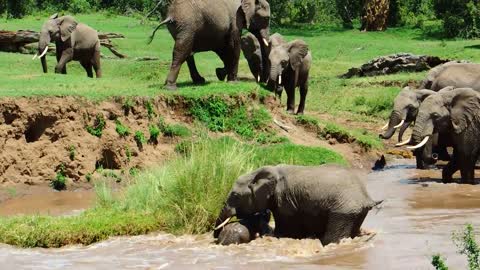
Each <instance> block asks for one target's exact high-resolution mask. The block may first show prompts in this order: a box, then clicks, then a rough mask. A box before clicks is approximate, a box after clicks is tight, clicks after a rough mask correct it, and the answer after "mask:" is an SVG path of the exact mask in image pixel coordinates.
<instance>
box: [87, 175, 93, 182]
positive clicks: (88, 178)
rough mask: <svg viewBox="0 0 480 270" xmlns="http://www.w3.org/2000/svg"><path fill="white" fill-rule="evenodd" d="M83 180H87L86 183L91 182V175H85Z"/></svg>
mask: <svg viewBox="0 0 480 270" xmlns="http://www.w3.org/2000/svg"><path fill="white" fill-rule="evenodd" d="M85 179H87V182H91V181H92V173H87V175H85Z"/></svg>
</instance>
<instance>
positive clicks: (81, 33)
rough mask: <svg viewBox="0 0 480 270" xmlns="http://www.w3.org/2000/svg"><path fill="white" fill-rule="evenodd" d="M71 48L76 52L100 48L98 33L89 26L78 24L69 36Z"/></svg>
mask: <svg viewBox="0 0 480 270" xmlns="http://www.w3.org/2000/svg"><path fill="white" fill-rule="evenodd" d="M71 42H72V47H73V48H74V49H76V50H90V49H94V48H95V49H97V47H99V46H100V40H99V39H98V33H97V31H96V30H95V29H93V28H91V27H90V26H88V25H86V24H83V23H79V24H78V25H77V27H76V29H75V31H73V33H72V35H71Z"/></svg>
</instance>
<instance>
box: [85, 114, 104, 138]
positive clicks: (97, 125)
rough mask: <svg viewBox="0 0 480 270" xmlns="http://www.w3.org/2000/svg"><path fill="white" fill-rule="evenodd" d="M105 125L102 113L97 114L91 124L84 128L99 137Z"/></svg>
mask: <svg viewBox="0 0 480 270" xmlns="http://www.w3.org/2000/svg"><path fill="white" fill-rule="evenodd" d="M106 125H107V123H106V122H105V118H104V116H103V114H97V116H96V117H95V122H94V124H93V126H87V127H86V128H87V131H88V133H90V134H92V135H93V136H96V137H99V138H100V137H102V133H103V129H104V128H105V126H106Z"/></svg>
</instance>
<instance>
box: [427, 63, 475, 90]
mask: <svg viewBox="0 0 480 270" xmlns="http://www.w3.org/2000/svg"><path fill="white" fill-rule="evenodd" d="M478 74H480V64H474V63H455V62H448V63H446V64H443V65H441V66H438V67H435V68H433V69H432V70H430V71H429V72H428V74H427V76H426V78H425V79H424V80H423V81H422V83H421V86H420V87H421V88H426V89H431V90H433V91H439V90H440V89H443V88H445V87H447V86H453V87H455V88H472V89H474V90H480V77H479V76H478Z"/></svg>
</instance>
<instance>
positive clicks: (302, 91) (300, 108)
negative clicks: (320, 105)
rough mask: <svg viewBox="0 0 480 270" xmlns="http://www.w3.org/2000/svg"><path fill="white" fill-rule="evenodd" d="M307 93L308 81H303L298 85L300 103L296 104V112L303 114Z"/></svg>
mask: <svg viewBox="0 0 480 270" xmlns="http://www.w3.org/2000/svg"><path fill="white" fill-rule="evenodd" d="M307 93H308V82H305V83H303V84H302V85H300V104H299V105H298V110H297V114H303V110H304V109H305V99H306V98H307Z"/></svg>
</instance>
